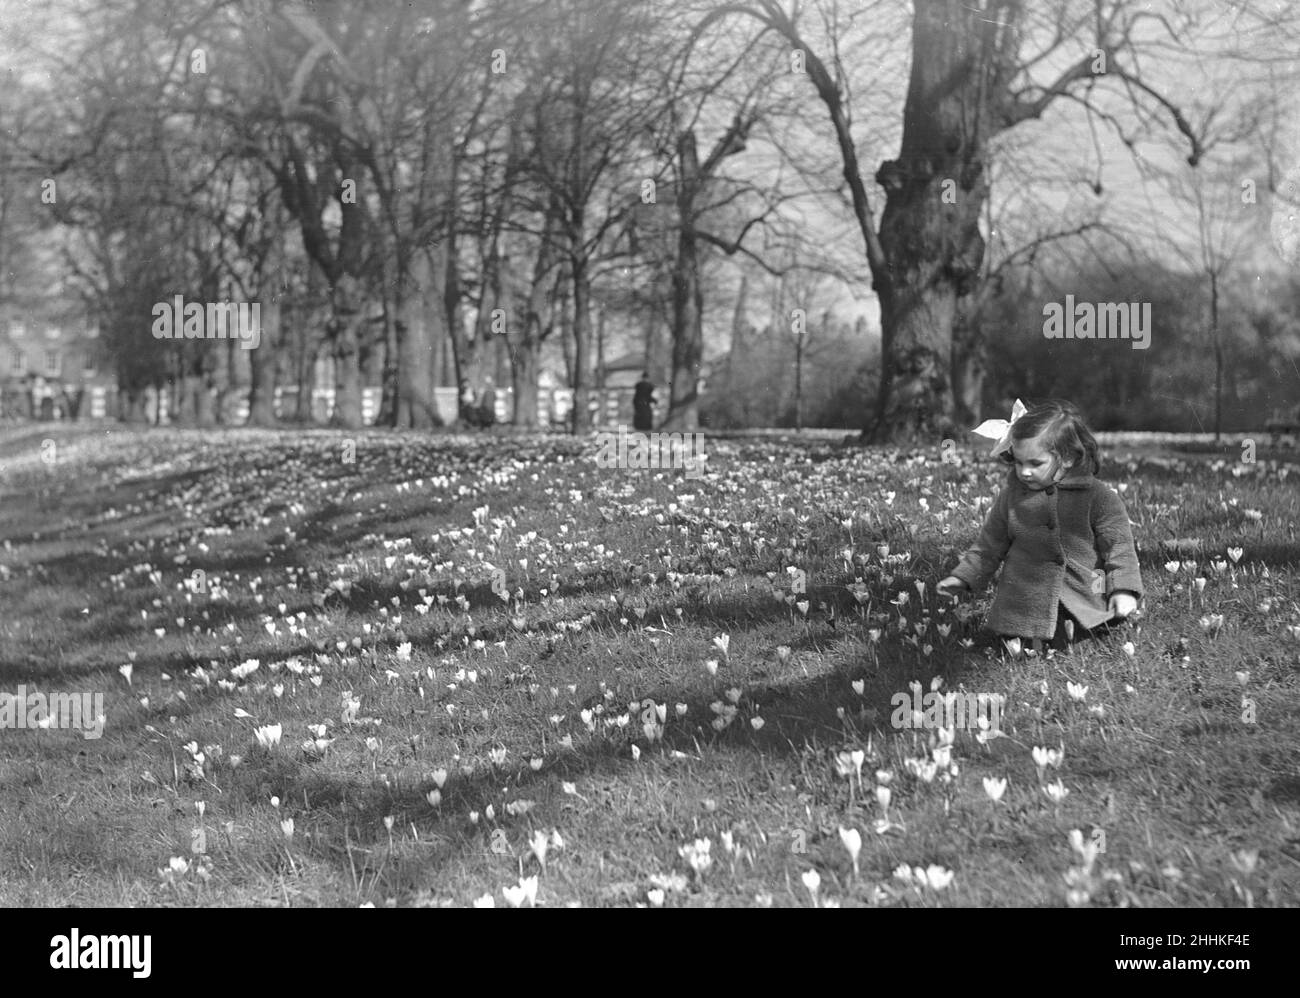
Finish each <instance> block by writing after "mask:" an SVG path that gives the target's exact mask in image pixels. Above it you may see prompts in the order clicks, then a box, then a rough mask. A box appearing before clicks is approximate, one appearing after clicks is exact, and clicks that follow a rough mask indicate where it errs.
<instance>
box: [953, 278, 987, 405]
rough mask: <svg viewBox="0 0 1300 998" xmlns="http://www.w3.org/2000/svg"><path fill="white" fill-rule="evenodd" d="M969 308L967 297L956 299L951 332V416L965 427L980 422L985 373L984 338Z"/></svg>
mask: <svg viewBox="0 0 1300 998" xmlns="http://www.w3.org/2000/svg"><path fill="white" fill-rule="evenodd" d="M973 309H974V304H973V302H972V301H971V300H970V299H967V298H963V299H959V300H958V302H957V320H956V326H955V327H954V328H953V333H952V395H953V418H954V420H955V421H956V422H957V424H958V426H967V427H969V426H974V425H975V424H976V423H978V422H980V419H981V415H982V412H981V411H982V409H983V402H982V399H983V395H984V378H985V374H986V367H985V363H984V341H983V337H982V336H981V335H980V329H979V326H978V325H977V322H978V320H977V319H976V317H975V315H974V314H973Z"/></svg>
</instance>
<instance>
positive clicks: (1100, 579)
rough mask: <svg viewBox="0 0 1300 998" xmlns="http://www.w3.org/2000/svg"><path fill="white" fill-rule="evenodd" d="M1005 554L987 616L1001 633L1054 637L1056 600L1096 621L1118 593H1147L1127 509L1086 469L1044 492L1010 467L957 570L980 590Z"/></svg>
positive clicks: (1088, 622)
mask: <svg viewBox="0 0 1300 998" xmlns="http://www.w3.org/2000/svg"><path fill="white" fill-rule="evenodd" d="M1004 559H1005V562H1006V563H1005V565H1004V566H1003V569H1002V578H1001V580H1000V581H999V583H998V588H997V595H996V596H995V597H994V600H993V609H992V611H991V612H990V613H989V617H988V621H987V624H988V627H989V628H990V629H991V630H993V631H995V632H997V633H998V634H1010V635H1018V636H1020V637H1026V638H1051V637H1052V635H1053V634H1054V633H1055V632H1056V617H1057V604H1058V603H1063V604H1065V608H1066V609H1067V610H1069V611H1070V613H1072V614H1073V615H1074V616H1075V618H1076V619H1077V620H1078V621H1079V623H1080V624H1082V625H1083V626H1084V627H1089V628H1091V627H1096V626H1097V625H1098V624H1102V623H1105V622H1106V621H1108V620H1110V619H1111V613H1110V610H1109V609H1108V608H1107V603H1108V601H1109V600H1110V597H1111V595H1112V594H1113V593H1116V592H1121V591H1123V592H1130V593H1132V594H1133V595H1134V596H1135V597H1136V598H1138V599H1141V598H1142V576H1141V574H1140V572H1139V570H1138V560H1137V551H1136V550H1135V548H1134V546H1133V532H1132V531H1131V530H1130V528H1129V519H1128V512H1127V510H1125V508H1124V503H1123V501H1122V500H1121V499H1120V497H1119V495H1118V494H1117V493H1116V492H1115V490H1114V489H1112V488H1110V487H1109V486H1108V485H1103V484H1102V483H1101V482H1099V481H1097V479H1095V478H1094V477H1093V476H1092V475H1090V474H1088V473H1087V472H1086V471H1079V470H1077V469H1076V472H1075V473H1071V474H1069V475H1067V476H1066V477H1065V478H1063V479H1061V481H1059V482H1057V483H1056V484H1055V485H1053V486H1050V487H1049V488H1046V489H1042V490H1040V491H1035V490H1034V489H1030V488H1028V487H1026V486H1025V484H1024V483H1023V482H1021V481H1020V480H1019V479H1018V478H1016V476H1015V473H1014V472H1012V474H1011V475H1010V476H1009V479H1008V481H1007V484H1006V486H1005V487H1004V488H1003V489H1002V492H1001V493H1000V494H999V495H998V498H997V501H996V502H994V504H993V508H992V509H991V510H990V511H989V515H988V517H987V518H986V519H985V521H984V527H983V529H982V530H981V531H980V536H979V539H978V540H976V542H975V543H974V544H973V545H972V546H971V548H970V550H969V551H967V552H966V553H965V554H964V555H963V556H962V559H961V562H960V563H959V564H958V565H957V567H956V568H955V569H953V571H952V574H953V575H955V576H956V577H957V578H959V579H961V580H962V581H963V582H965V583H966V584H967V585H968V586H970V587H971V589H972V590H973V591H974V590H979V589H982V588H983V587H984V586H985V585H987V584H988V581H989V580H990V579H991V578H992V577H993V573H994V572H996V571H997V568H998V565H999V564H1001V563H1002V562H1003V560H1004Z"/></svg>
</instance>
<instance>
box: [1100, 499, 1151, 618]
mask: <svg viewBox="0 0 1300 998" xmlns="http://www.w3.org/2000/svg"><path fill="white" fill-rule="evenodd" d="M1092 535H1093V538H1094V539H1095V541H1096V545H1097V554H1098V555H1099V556H1100V557H1101V562H1102V568H1103V569H1104V570H1105V572H1106V592H1105V598H1106V599H1107V600H1109V599H1110V597H1111V596H1112V595H1113V594H1115V593H1117V592H1128V593H1132V594H1133V596H1134V597H1135V598H1137V599H1141V598H1142V573H1141V571H1140V570H1139V568H1138V558H1137V548H1136V546H1135V545H1134V544H1133V529H1132V527H1130V526H1129V519H1128V510H1127V509H1125V508H1124V500H1123V499H1121V498H1120V497H1119V493H1117V492H1116V491H1115V490H1114V489H1111V488H1104V487H1103V488H1102V489H1100V490H1098V493H1097V497H1096V499H1095V500H1094V502H1093V507H1092Z"/></svg>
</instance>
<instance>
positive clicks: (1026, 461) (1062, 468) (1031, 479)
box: [1011, 437, 1074, 489]
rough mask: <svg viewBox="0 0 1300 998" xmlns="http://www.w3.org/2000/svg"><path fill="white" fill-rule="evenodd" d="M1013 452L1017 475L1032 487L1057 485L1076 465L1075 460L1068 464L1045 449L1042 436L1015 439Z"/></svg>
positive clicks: (1043, 487) (1040, 487)
mask: <svg viewBox="0 0 1300 998" xmlns="http://www.w3.org/2000/svg"><path fill="white" fill-rule="evenodd" d="M1011 454H1012V456H1013V457H1014V458H1015V459H1016V477H1017V478H1019V479H1020V481H1021V482H1023V483H1024V484H1025V485H1027V486H1028V487H1029V488H1031V489H1045V488H1047V487H1048V486H1049V485H1055V484H1056V483H1057V482H1059V481H1060V480H1061V479H1062V478H1064V477H1065V473H1066V472H1067V471H1069V470H1070V469H1071V468H1072V467H1074V464H1073V462H1071V463H1070V464H1066V463H1065V462H1064V461H1062V460H1061V459H1060V458H1058V457H1057V456H1056V455H1055V454H1052V453H1050V452H1049V451H1047V450H1044V449H1043V443H1042V439H1041V438H1040V437H1034V438H1033V439H1031V440H1017V441H1015V443H1014V444H1012V446H1011Z"/></svg>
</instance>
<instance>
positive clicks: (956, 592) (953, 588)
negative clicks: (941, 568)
mask: <svg viewBox="0 0 1300 998" xmlns="http://www.w3.org/2000/svg"><path fill="white" fill-rule="evenodd" d="M936 588H937V589H938V590H939V594H940V595H942V596H951V597H952V598H953V599H956V598H957V597H958V596H960V595H961V594H962V593H963V592H964V591H966V590H967V589H969V588H970V586H968V585H966V583H964V582H963V581H962V580H961V579H959V578H957V576H955V575H950V576H948V577H947V578H946V579H944V580H943V581H942V582H940V583H939V585H938V586H937V587H936Z"/></svg>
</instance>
